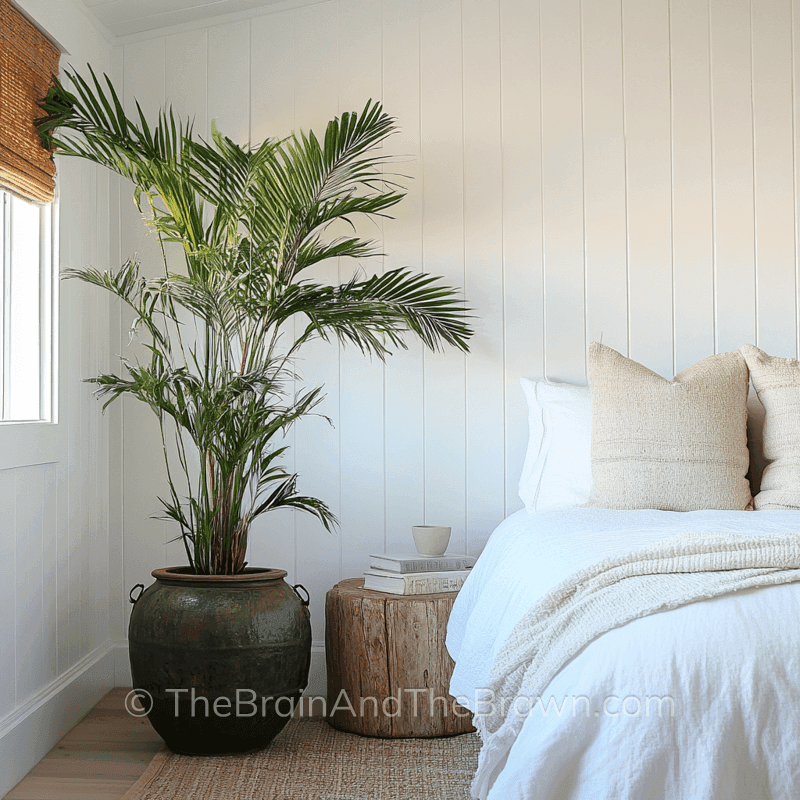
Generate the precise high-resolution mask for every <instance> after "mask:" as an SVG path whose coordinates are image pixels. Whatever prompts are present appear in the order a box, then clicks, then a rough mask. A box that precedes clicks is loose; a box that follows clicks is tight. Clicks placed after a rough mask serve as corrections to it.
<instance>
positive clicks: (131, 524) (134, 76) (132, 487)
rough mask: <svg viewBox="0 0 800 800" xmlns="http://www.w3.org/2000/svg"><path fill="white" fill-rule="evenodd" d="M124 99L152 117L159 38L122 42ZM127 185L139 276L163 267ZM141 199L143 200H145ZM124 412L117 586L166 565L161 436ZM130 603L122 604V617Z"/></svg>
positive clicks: (123, 213) (144, 578) (138, 414)
mask: <svg viewBox="0 0 800 800" xmlns="http://www.w3.org/2000/svg"><path fill="white" fill-rule="evenodd" d="M123 70H124V102H125V108H126V111H127V112H128V113H129V114H130V113H132V110H133V109H134V105H133V99H134V98H135V99H136V100H137V101H138V102H139V104H140V105H141V107H142V110H143V111H144V114H145V115H146V117H147V118H148V119H154V118H155V115H156V114H157V112H158V110H159V109H160V108H162V107H163V106H164V101H165V96H164V94H165V92H164V87H165V72H166V43H165V40H164V39H155V40H150V41H145V42H137V43H135V44H130V45H126V46H125V51H124V63H123ZM132 194H133V189H132V187H131V185H130V183H129V182H128V181H122V182H121V198H120V231H121V241H122V258H123V259H127V258H130V257H132V256H133V255H134V254H136V255H137V256H138V257H139V259H140V260H141V271H142V274H143V275H145V276H148V277H149V276H155V275H160V274H162V272H163V264H162V259H161V251H160V248H159V245H158V239H157V237H156V236H155V235H154V234H152V233H149V231H148V229H147V228H146V226H145V223H144V220H143V219H142V215H141V214H140V213H139V212H138V211H137V210H136V209H135V207H134V205H133V201H132ZM145 204H146V203H145ZM130 323H131V318H130V314H129V313H128V312H127V310H123V312H122V328H123V335H122V354H123V355H125V356H126V357H128V358H133V357H136V356H138V357H140V358H141V357H143V355H144V354H145V350H144V349H143V347H142V345H141V344H139V343H138V341H137V340H134V341H133V342H132V343H131V344H129V343H128V342H129V336H128V330H129V327H130ZM122 403H123V406H122V409H123V411H122V413H123V415H124V418H125V441H124V445H123V471H124V476H125V479H124V482H123V501H122V502H123V508H124V515H125V517H124V520H125V523H124V524H125V530H124V552H125V570H124V575H123V592H127V591H128V590H129V589H130V588H131V587H132V586H134V585H135V584H137V583H144V584H145V585H146V586H147V585H149V584H150V583H151V578H150V573H151V571H152V570H153V569H156V568H159V567H164V566H167V563H166V558H167V554H166V541H167V539H168V538H170V537H171V536H172V535H173V533H174V532H173V531H172V530H171V529H170V528H168V526H167V524H166V523H164V522H161V521H159V520H154V519H152V515H153V514H154V513H156V512H157V511H159V503H158V500H157V497H158V496H159V495H162V494H163V493H164V491H165V489H166V484H165V474H164V468H163V465H162V461H161V457H160V455H156V454H160V453H161V439H160V435H159V431H158V424H157V421H156V418H155V415H154V414H153V413H152V411H151V410H150V409H149V408H148V407H147V406H145V405H144V404H143V403H140V402H139V401H137V400H135V399H134V398H132V397H125V398H124V399H123V400H122ZM129 613H130V606H129V605H126V606H125V614H126V619H127V615H128V614H129Z"/></svg>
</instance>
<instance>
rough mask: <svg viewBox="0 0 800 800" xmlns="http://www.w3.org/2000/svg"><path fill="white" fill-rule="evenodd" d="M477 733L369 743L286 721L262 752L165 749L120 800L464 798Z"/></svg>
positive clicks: (321, 726) (314, 723)
mask: <svg viewBox="0 0 800 800" xmlns="http://www.w3.org/2000/svg"><path fill="white" fill-rule="evenodd" d="M479 750H480V739H479V738H478V734H477V733H467V734H464V735H462V736H452V737H447V738H442V739H369V738H366V737H362V736H357V735H355V734H352V733H343V732H341V731H337V730H334V729H333V728H331V727H330V725H328V724H327V722H325V721H324V720H323V719H321V718H318V717H317V718H314V717H312V718H305V719H299V720H292V721H291V722H290V723H289V724H288V725H287V726H286V728H285V729H284V731H283V732H282V733H281V734H280V735H279V736H278V737H277V738H276V739H275V741H273V742H272V744H271V745H270V746H269V747H267V748H266V749H265V750H261V751H259V752H256V753H247V754H245V755H233V756H213V757H212V756H179V755H176V754H175V753H173V752H172V751H170V750H168V749H167V748H164V749H163V750H161V751H160V752H159V753H157V754H156V756H155V758H154V759H153V761H152V762H151V764H150V766H149V767H148V768H147V770H146V771H145V773H144V774H143V775H142V777H141V778H139V780H138V781H137V782H136V783H135V784H134V785H133V786H132V787H131V789H130V790H129V791H128V792H127V794H126V795H125V796H124V798H123V800H273V798H275V800H278V798H280V800H366V799H367V798H369V800H468V798H469V796H470V794H469V785H470V782H471V781H472V776H473V775H474V774H475V769H476V767H477V765H478V751H479Z"/></svg>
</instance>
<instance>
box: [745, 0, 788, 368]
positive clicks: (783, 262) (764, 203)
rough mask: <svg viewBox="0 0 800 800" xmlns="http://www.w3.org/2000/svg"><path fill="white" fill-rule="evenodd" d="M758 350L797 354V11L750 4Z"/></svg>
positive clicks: (783, 5) (782, 2) (771, 0)
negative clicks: (794, 113)
mask: <svg viewBox="0 0 800 800" xmlns="http://www.w3.org/2000/svg"><path fill="white" fill-rule="evenodd" d="M751 19H752V26H753V30H752V47H753V133H754V140H755V142H754V159H755V218H756V233H755V236H756V279H757V287H758V288H757V296H756V300H757V309H756V312H757V324H758V329H757V331H756V335H757V338H758V346H759V347H761V348H762V349H764V350H765V351H766V352H768V353H769V354H770V355H775V356H783V357H792V358H794V357H795V356H796V355H797V342H796V339H795V324H796V323H795V320H796V314H797V307H796V297H797V286H796V281H795V255H796V254H795V212H796V209H795V202H794V175H793V174H792V170H790V169H789V165H790V164H792V163H793V159H794V153H793V148H794V131H793V128H792V125H793V120H792V77H793V76H792V31H791V7H790V5H789V3H788V2H786V0H758V2H754V3H752V4H751Z"/></svg>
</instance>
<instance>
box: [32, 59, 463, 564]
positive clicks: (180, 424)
mask: <svg viewBox="0 0 800 800" xmlns="http://www.w3.org/2000/svg"><path fill="white" fill-rule="evenodd" d="M89 74H90V78H89V80H86V79H84V78H82V77H81V76H80V75H78V74H76V73H73V72H67V73H66V75H67V81H68V82H69V85H70V88H69V89H67V88H66V87H65V85H64V84H62V83H59V82H57V83H56V84H55V86H54V87H53V88H52V89H51V90H50V92H49V93H48V95H47V98H46V99H45V100H44V101H43V103H42V109H43V112H44V116H43V117H42V119H41V120H39V121H38V129H39V133H40V136H41V138H42V140H43V142H44V143H45V144H46V145H47V146H55V148H56V151H57V152H59V153H61V154H62V155H67V156H73V157H76V158H82V159H86V160H89V161H92V162H94V163H96V164H99V165H102V166H104V167H107V168H108V169H111V170H113V171H114V172H116V173H118V174H119V175H121V176H123V177H125V178H127V179H129V180H130V181H131V182H132V184H133V196H134V201H135V202H136V204H137V205H138V206H139V207H140V208H144V207H145V204H146V210H147V211H148V215H147V222H148V224H149V225H150V227H151V228H152V229H153V230H154V231H155V233H156V235H157V237H158V239H159V241H160V242H161V244H162V248H161V250H162V257H163V264H162V267H163V275H161V276H160V277H157V278H149V279H145V278H143V277H142V276H141V275H140V271H139V264H138V263H137V262H136V261H133V260H130V261H127V262H125V264H123V265H122V266H121V267H120V268H119V269H118V270H106V271H100V270H97V269H94V268H92V267H85V268H80V269H73V270H67V271H65V273H64V276H65V277H68V278H78V279H80V280H83V281H85V282H87V283H90V284H92V285H94V286H97V287H100V288H102V289H104V290H106V291H108V292H110V293H112V294H113V295H115V296H116V297H118V298H120V300H121V301H122V302H124V303H126V304H127V305H128V306H129V307H130V308H131V309H132V310H133V312H134V321H133V327H132V333H134V334H135V335H137V336H139V338H140V339H141V340H142V343H143V345H144V347H145V352H146V353H147V359H148V360H146V361H143V362H142V363H140V362H139V361H138V360H135V359H124V358H123V359H122V360H121V367H122V369H121V373H120V374H113V373H109V374H103V375H99V376H97V377H95V378H91V379H90V380H91V381H92V382H93V383H94V384H95V386H96V393H97V395H98V396H99V397H100V398H102V399H103V400H104V408H105V406H107V405H108V404H109V403H111V402H113V401H114V400H115V399H117V398H118V397H120V396H122V395H126V394H127V395H130V396H132V397H135V398H137V399H138V400H140V401H141V402H143V403H146V404H147V405H148V406H149V407H150V408H151V409H152V410H153V412H154V414H155V416H156V418H157V419H158V422H159V426H160V430H161V436H162V444H163V451H164V458H165V461H166V466H167V474H168V482H169V494H168V495H167V496H165V497H163V498H160V502H161V505H162V509H163V511H162V516H163V517H164V518H165V519H168V520H171V521H172V522H173V523H177V524H178V526H179V529H180V535H181V537H182V539H183V541H184V544H185V547H186V553H187V558H188V559H189V563H190V564H191V565H192V566H193V567H194V569H195V571H197V572H202V573H236V572H239V571H241V570H242V569H244V565H245V560H244V558H245V556H244V554H245V551H246V547H247V536H248V531H249V526H250V524H251V522H252V520H253V519H255V518H256V517H258V516H259V515H260V514H264V513H267V512H269V511H272V510H274V509H277V508H291V509H295V510H298V511H303V512H305V513H309V514H312V515H313V516H315V517H316V518H317V519H318V520H319V521H320V523H321V524H322V525H323V526H324V527H325V528H327V529H328V530H331V529H332V528H334V527H335V526H336V525H337V521H336V518H335V517H334V515H333V514H332V513H331V511H330V510H329V509H328V507H327V506H326V505H325V503H324V502H323V501H322V500H319V499H316V498H312V497H307V496H305V495H303V494H302V493H301V492H300V491H299V490H298V485H297V484H298V475H297V474H294V473H291V472H289V471H287V470H286V468H285V467H284V466H283V463H282V459H283V457H284V455H285V453H286V449H287V448H286V445H285V444H283V443H282V442H281V437H282V436H283V435H285V434H286V432H287V430H288V429H289V428H290V427H291V426H292V425H293V424H294V423H295V422H296V421H297V420H299V419H301V418H303V417H305V416H308V415H309V414H317V413H318V412H317V410H316V409H317V407H318V406H319V404H320V402H321V401H322V398H323V395H322V388H321V387H317V388H311V389H308V390H302V391H299V392H297V393H295V391H294V384H295V383H296V382H297V381H298V380H299V377H298V376H297V374H296V372H295V370H294V360H295V357H296V356H297V354H298V352H299V350H300V349H301V348H302V347H303V345H305V344H306V343H307V342H308V341H310V340H312V339H320V338H321V339H323V340H334V339H335V340H337V341H338V342H340V343H342V344H346V345H353V346H355V347H357V348H359V349H360V350H361V351H362V352H364V353H366V354H371V355H376V356H378V357H379V358H384V357H385V356H386V355H387V354H388V353H389V351H390V348H395V347H406V346H407V344H406V339H407V338H408V337H409V336H413V337H415V338H418V339H420V340H421V341H422V342H423V343H424V344H425V346H427V347H428V348H430V349H431V350H441V349H443V348H444V347H446V346H452V347H455V348H457V349H459V350H462V351H467V350H468V340H469V338H470V336H471V335H472V330H471V328H470V327H469V325H468V318H469V309H468V308H467V307H466V305H465V303H464V301H463V300H462V298H461V297H460V295H459V293H458V292H457V291H456V290H455V289H453V288H451V287H449V286H446V285H445V284H443V283H442V282H441V280H440V279H438V278H435V277H432V276H430V275H426V274H420V273H417V272H415V271H413V270H411V269H393V270H389V271H387V272H385V273H383V274H378V275H373V276H371V277H360V276H359V275H356V276H354V277H353V278H352V279H351V280H350V281H347V282H346V283H343V284H341V285H338V286H332V285H327V284H323V283H319V282H315V281H312V280H308V279H307V278H306V277H305V276H306V275H309V274H310V273H309V272H308V270H309V268H310V267H312V266H313V265H315V264H318V263H320V262H323V261H325V260H328V259H360V258H366V257H371V256H376V255H380V249H379V247H378V246H377V245H376V244H375V243H374V242H372V241H370V240H368V239H365V238H362V237H361V236H359V235H358V234H357V229H356V221H357V220H358V218H360V217H365V218H368V219H376V218H379V217H385V216H387V215H388V212H389V211H390V209H391V208H393V207H394V206H395V205H396V204H397V203H398V202H400V200H401V199H402V198H403V195H404V192H403V190H402V188H401V187H400V186H398V185H397V184H396V183H395V182H394V180H393V176H392V175H387V174H386V167H387V164H388V163H389V157H388V155H386V154H385V152H383V151H382V150H381V149H380V147H381V145H382V144H383V142H384V141H385V140H386V139H387V137H389V136H391V135H392V134H393V133H394V132H395V130H396V122H395V120H394V119H393V118H392V117H390V116H389V115H388V114H386V113H385V112H384V111H383V109H382V107H381V106H380V104H379V103H374V102H372V101H368V102H367V103H366V105H365V106H364V108H363V110H362V111H361V112H360V113H357V112H345V113H344V114H342V115H341V116H340V117H338V118H336V119H334V120H332V121H331V122H330V123H328V125H327V127H326V129H325V134H324V136H323V137H322V138H321V139H320V138H318V137H317V136H316V135H315V134H314V133H313V131H309V132H307V133H306V132H297V133H292V134H290V135H289V136H288V137H286V138H283V139H278V138H275V139H268V140H266V141H265V142H263V143H262V144H259V145H249V144H248V145H241V144H238V143H236V142H234V141H233V140H231V139H229V138H228V137H226V136H224V135H223V134H222V133H220V132H219V131H218V130H217V129H216V126H215V125H214V124H213V123H212V135H211V140H210V141H209V142H206V141H204V140H202V139H199V138H197V137H195V135H194V133H193V131H192V124H191V122H189V121H183V120H178V119H176V118H175V116H174V114H173V112H172V110H171V109H165V110H162V111H161V112H160V113H159V114H158V115H157V116H156V118H155V119H154V120H148V119H147V117H146V115H145V114H144V113H143V112H142V109H141V108H140V106H139V105H138V103H136V104H135V112H134V113H133V114H132V115H129V114H126V112H125V110H124V108H123V105H122V103H121V101H120V99H119V96H118V94H117V92H116V91H115V89H114V86H113V85H112V83H111V81H109V80H108V78H107V77H104V79H103V80H100V79H98V77H97V76H96V75H95V74H94V72H93V71H92V70H91V68H90V69H89ZM336 222H345V223H347V224H349V225H350V226H351V228H352V230H353V235H350V236H340V237H336V238H330V237H329V236H328V233H327V232H328V229H329V228H330V227H331V226H332V225H333V224H334V223H336ZM167 242H179V243H180V244H181V245H182V246H183V250H184V253H185V262H186V270H185V272H179V271H176V270H175V269H171V268H170V264H169V263H168V260H167V250H166V248H165V247H164V244H165V243H167ZM294 318H297V319H299V320H301V324H300V326H299V333H298V334H297V335H296V336H294V337H293V338H291V337H289V338H287V337H288V331H289V330H291V326H288V325H287V323H289V322H290V321H291V320H292V319H294ZM173 442H174V445H173ZM168 443H169V446H168ZM179 487H182V488H180V489H179Z"/></svg>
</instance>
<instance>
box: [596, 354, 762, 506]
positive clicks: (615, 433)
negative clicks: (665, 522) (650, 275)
mask: <svg viewBox="0 0 800 800" xmlns="http://www.w3.org/2000/svg"><path fill="white" fill-rule="evenodd" d="M589 388H590V389H591V393H592V476H593V479H594V482H593V486H592V494H591V496H590V498H589V503H588V505H590V506H598V507H600V508H618V509H637V508H657V509H663V510H665V511H696V510H699V509H704V508H708V509H733V510H745V509H749V508H752V497H751V495H750V484H749V483H748V481H747V478H746V477H745V476H746V474H747V470H748V467H749V455H748V451H747V391H748V388H749V377H748V372H747V364H746V363H745V360H744V358H743V357H742V355H741V353H739V352H738V351H734V352H732V353H720V354H719V355H715V356H711V357H710V358H706V359H704V360H703V361H700V362H699V363H697V364H695V365H694V366H693V367H689V368H688V369H685V370H683V372H681V373H679V374H678V375H676V376H675V379H674V380H672V381H668V380H666V379H664V378H662V377H661V376H660V375H656V373H655V372H652V371H651V370H649V369H647V367H643V366H642V365H641V364H638V363H636V362H635V361H631V360H630V359H629V358H625V356H623V355H621V354H620V353H618V352H617V351H616V350H612V349H611V348H610V347H606V346H605V345H602V344H599V343H597V342H593V343H592V344H591V345H590V346H589Z"/></svg>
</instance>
